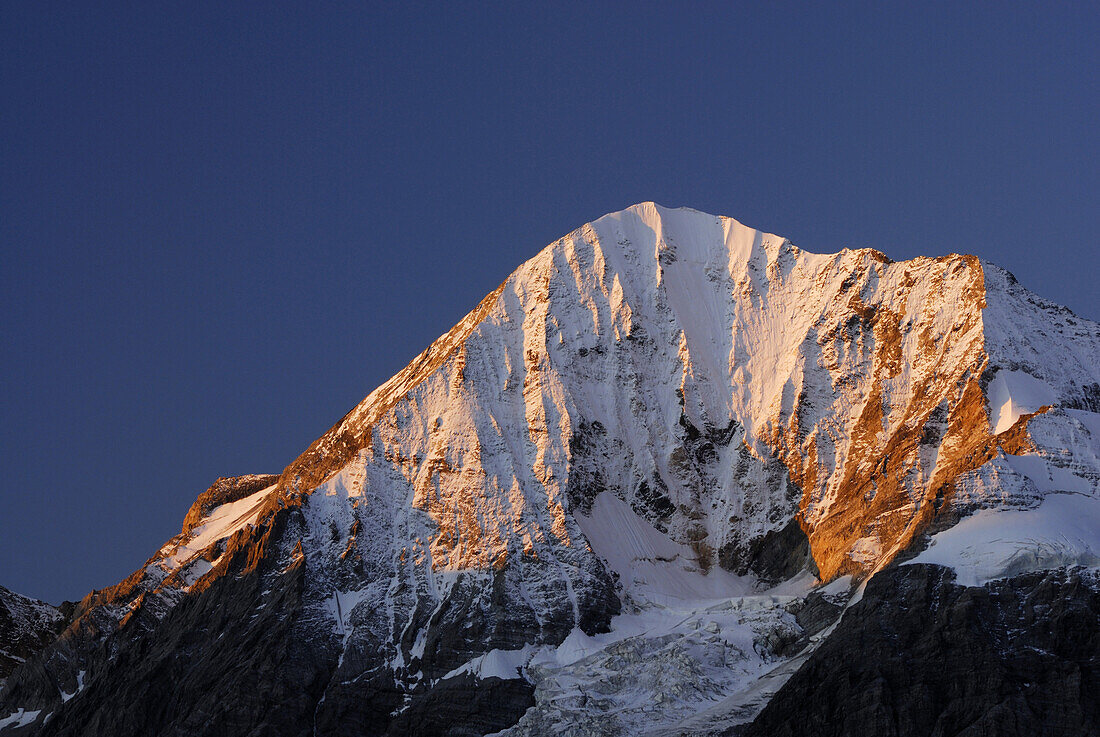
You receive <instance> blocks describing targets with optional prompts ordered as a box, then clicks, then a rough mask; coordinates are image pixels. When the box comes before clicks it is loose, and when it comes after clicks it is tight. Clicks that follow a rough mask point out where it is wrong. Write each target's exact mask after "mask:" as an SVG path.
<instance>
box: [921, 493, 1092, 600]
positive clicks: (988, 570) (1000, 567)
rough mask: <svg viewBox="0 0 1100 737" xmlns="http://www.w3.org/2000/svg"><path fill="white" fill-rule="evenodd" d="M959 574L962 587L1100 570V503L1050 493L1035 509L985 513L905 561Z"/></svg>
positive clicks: (948, 531)
mask: <svg viewBox="0 0 1100 737" xmlns="http://www.w3.org/2000/svg"><path fill="white" fill-rule="evenodd" d="M914 563H935V564H938V565H942V566H949V567H951V568H954V569H955V573H956V576H957V580H958V582H959V583H960V584H962V585H964V586H980V585H981V584H984V583H986V582H987V581H992V580H994V579H997V578H1004V577H1007V576H1015V575H1017V574H1019V573H1024V572H1027V571H1036V570H1043V569H1047V568H1058V567H1061V566H1066V565H1085V566H1100V499H1097V498H1095V497H1091V496H1084V495H1081V494H1050V495H1049V496H1047V497H1045V498H1044V499H1043V501H1042V503H1041V504H1040V505H1039V506H1038V507H1035V508H1034V509H1024V510H994V509H983V510H981V511H979V512H977V513H976V514H974V515H972V516H970V517H967V518H966V519H964V520H963V521H962V522H959V523H958V524H957V525H955V526H954V527H952V528H950V529H947V530H944V531H943V532H940V533H938V534H936V535H934V536H933V537H932V542H931V544H930V545H929V546H928V549H927V550H925V551H923V552H922V553H921V554H920V555H918V556H917V557H916V558H913V559H912V560H910V561H908V562H907V565H910V564H914Z"/></svg>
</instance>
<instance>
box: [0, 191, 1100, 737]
mask: <svg viewBox="0 0 1100 737" xmlns="http://www.w3.org/2000/svg"><path fill="white" fill-rule="evenodd" d="M943 245H946V244H930V250H939V249H940V248H941V247H942V246H943ZM1098 412H1100V326H1098V325H1096V324H1095V323H1093V322H1090V321H1087V320H1084V319H1081V318H1078V317H1076V316H1074V315H1073V314H1072V313H1070V312H1069V311H1068V310H1066V309H1065V308H1062V307H1059V306H1057V305H1055V304H1053V303H1050V302H1047V301H1045V300H1043V299H1040V298H1038V297H1036V296H1035V295H1033V294H1031V293H1029V292H1027V291H1026V290H1025V289H1023V288H1022V287H1021V286H1020V285H1018V284H1017V283H1016V281H1015V279H1013V278H1012V276H1011V275H1010V274H1008V273H1007V272H1005V271H1003V270H1002V269H999V268H997V267H996V266H993V265H991V264H988V263H985V262H982V261H980V260H979V259H977V258H975V257H973V256H961V255H950V256H943V257H939V258H919V259H914V260H912V261H905V262H891V261H890V260H889V259H887V258H886V257H885V256H884V255H883V254H881V253H879V252H878V251H874V250H871V249H860V250H845V251H842V252H840V253H837V254H829V255H819V254H813V253H808V252H806V251H803V250H801V249H799V248H797V247H796V246H794V245H793V244H791V243H790V242H789V241H787V240H785V239H783V238H780V237H777V236H774V235H769V234H766V233H762V232H759V231H756V230H753V229H751V228H748V227H745V226H743V225H741V224H740V223H738V222H737V221H735V220H732V219H729V218H724V217H715V216H713V215H707V214H705V213H701V212H697V211H694V210H687V209H679V210H670V209H666V208H663V207H660V206H658V205H655V204H653V203H645V204H641V205H636V206H634V207H631V208H629V209H627V210H624V211H622V212H619V213H614V214H610V215H607V216H605V217H603V218H600V219H599V220H597V221H595V222H593V223H590V224H588V225H585V226H583V227H581V228H579V229H577V230H575V231H574V232H572V233H570V234H569V235H568V236H566V237H564V238H562V239H560V240H558V241H556V242H555V243H552V244H551V245H549V246H547V247H546V248H545V249H544V250H543V251H541V252H540V253H539V254H538V255H537V256H535V257H534V258H532V259H531V260H530V261H528V262H527V263H525V264H523V265H522V266H521V267H520V268H519V269H517V270H516V271H515V272H514V273H513V274H512V275H511V276H509V277H508V279H507V280H506V281H505V282H504V283H503V284H502V285H501V286H500V287H499V288H498V289H496V290H495V291H493V292H492V293H491V294H489V295H488V296H487V297H486V298H485V299H484V300H483V301H482V302H481V303H480V304H479V305H478V306H477V307H476V308H475V309H474V310H473V311H472V312H471V313H470V314H469V315H468V316H467V317H466V318H465V319H463V320H462V321H461V322H460V323H459V324H458V325H456V326H455V327H454V328H453V329H452V330H451V331H450V332H448V333H447V334H446V335H444V336H442V337H440V338H439V339H438V340H437V341H436V342H435V343H433V344H432V345H431V346H430V347H429V348H428V349H427V350H426V351H424V353H422V354H421V355H420V356H418V357H417V358H416V359H415V360H414V361H413V362H412V363H410V364H409V366H408V367H407V368H405V369H404V370H403V371H401V372H400V373H398V374H397V375H396V376H394V377H393V378H392V379H390V380H389V381H388V382H386V383H385V384H383V385H382V386H381V387H379V388H378V389H376V390H375V391H373V392H372V393H371V394H370V395H369V396H368V397H367V398H366V399H365V400H363V401H362V402H361V403H360V404H359V405H358V406H357V407H355V408H354V409H353V410H352V411H351V412H349V413H348V414H347V415H346V416H345V417H344V418H343V419H342V420H340V422H338V423H337V424H336V425H335V426H334V427H333V428H332V429H331V430H329V431H328V432H327V433H325V434H324V435H322V436H321V437H320V438H319V439H318V440H317V441H316V442H315V443H313V444H312V445H311V446H310V447H309V448H308V449H307V450H306V451H305V452H304V453H303V454H302V455H301V456H300V457H299V458H298V459H296V460H295V461H293V462H292V463H291V464H290V465H289V466H287V468H286V469H285V470H284V471H283V472H282V474H280V475H277V476H247V477H240V478H233V479H219V480H218V482H217V483H215V484H214V486H212V487H211V488H210V489H209V490H208V491H207V492H205V493H203V494H202V495H201V496H200V497H199V499H198V500H197V501H196V503H195V505H194V506H193V507H192V509H191V511H190V512H189V513H188V515H187V517H186V519H185V521H184V524H183V529H182V532H181V534H180V535H178V536H176V537H175V538H173V539H172V540H170V541H168V542H167V543H166V544H165V545H164V547H162V548H161V549H160V550H159V551H157V552H156V553H155V554H154V555H153V557H152V558H150V559H149V561H148V562H146V564H145V565H144V566H142V567H141V568H139V569H138V570H137V571H135V572H134V574H133V575H131V576H130V577H129V578H127V579H126V580H125V581H123V582H121V583H120V584H118V585H117V586H115V587H112V588H111V589H107V590H104V591H96V592H93V593H92V594H89V595H88V596H87V597H86V598H85V599H84V600H83V601H82V602H80V604H79V605H77V606H76V608H75V610H74V611H73V612H72V616H71V622H70V623H69V624H68V625H67V626H66V628H65V629H64V631H63V632H62V633H61V635H60V637H59V638H58V639H57V640H56V641H54V642H53V643H52V644H50V645H49V646H47V647H45V649H42V650H41V652H40V653H39V654H38V655H37V656H34V657H25V658H24V659H25V660H26V661H27V662H26V663H24V664H21V665H20V667H18V668H17V669H16V670H15V671H14V672H13V673H12V675H11V676H10V677H9V678H8V682H7V685H6V686H5V687H4V690H3V691H0V733H3V734H4V735H6V734H8V733H9V732H10V733H11V734H34V735H85V734H111V735H182V734H187V735H257V736H258V735H482V734H488V733H495V732H500V731H503V732H502V733H503V734H508V735H514V736H515V735H542V734H551V733H555V734H576V735H582V734H584V735H587V734H599V735H639V734H654V735H658V734H668V735H674V734H693V735H694V734H735V733H738V732H739V731H740V730H749V731H750V733H752V734H827V733H838V734H839V733H844V732H836V731H835V730H834V731H833V732H829V731H828V730H827V729H825V727H823V726H822V725H836V724H844V725H845V726H844V728H843V729H844V730H848V732H847V733H853V734H854V733H868V734H871V733H876V734H932V733H943V734H961V733H963V732H961V731H960V730H962V729H964V728H965V727H966V725H979V727H980V728H974V729H976V730H977V731H973V733H974V734H986V733H989V734H992V733H994V732H995V733H997V734H1043V733H1049V729H1050V727H1049V725H1052V724H1056V725H1058V729H1059V730H1061V732H1060V733H1064V734H1074V733H1078V732H1080V733H1088V734H1091V733H1095V728H1094V726H1089V725H1095V723H1096V710H1095V702H1096V698H1095V697H1096V696H1097V695H1098V694H1097V683H1098V682H1100V681H1098V678H1097V673H1098V662H1100V661H1098V658H1100V656H1098V652H1100V632H1098V626H1097V619H1098V616H1100V614H1098V613H1100V605H1098V603H1097V601H1098V595H1097V590H1098V584H1097V577H1096V575H1095V573H1094V568H1095V567H1096V566H1097V565H1098V564H1100V558H1098V557H1097V554H1098V553H1100V492H1098V482H1100V414H1098ZM865 587H866V590H865ZM1054 590H1057V592H1058V596H1057V597H1055V598H1056V599H1057V602H1058V603H1057V605H1055V604H1053V603H1052V602H1053V600H1052V597H1051V591H1054ZM983 592H984V593H983ZM910 601H912V602H914V605H916V604H920V606H925V605H926V604H927V605H928V606H931V607H934V608H935V611H937V612H942V613H943V614H942V615H935V616H933V615H928V616H925V615H924V614H921V613H920V612H916V611H911V610H910V609H908V608H907V607H908V606H909V604H907V602H910ZM857 602H858V603H857ZM974 602H976V603H974ZM1029 602H1030V603H1029ZM1029 607H1030V608H1029ZM1044 607H1045V608H1044ZM1029 611H1030V612H1032V613H1033V614H1029V613H1028V612H1029ZM907 612H908V613H907ZM1043 612H1049V613H1050V616H1051V617H1054V618H1056V619H1057V621H1058V622H1059V625H1058V626H1057V627H1055V628H1053V629H1049V628H1048V629H1044V628H1043V627H1042V626H1040V625H1039V624H1036V620H1035V619H1034V617H1038V618H1039V620H1040V621H1041V620H1042V618H1043V617H1044V616H1047V615H1046V614H1043ZM936 616H940V617H941V618H940V619H936ZM929 617H932V619H931V620H930V619H929ZM942 617H948V618H947V619H942ZM1029 617H1031V618H1029ZM1014 632H1023V633H1025V635H1026V638H1025V639H1027V642H1028V643H1030V645H1029V647H1032V646H1033V647H1035V648H1042V649H1043V652H1045V653H1046V655H1044V656H1043V657H1039V656H1028V658H1030V659H1028V658H1023V659H1021V658H1017V657H1016V655H1015V654H1014V651H1013V647H1012V645H1011V640H1012V637H1013V636H1014V635H1013V634H1012V633H1014ZM931 633H935V635H934V636H933V635H932V634H931ZM1021 636H1024V635H1021ZM51 637H52V635H51ZM47 639H50V638H47ZM892 642H907V643H911V647H912V648H913V651H912V653H911V654H910V655H908V656H907V659H905V660H903V661H900V662H899V661H898V660H897V659H896V653H891V652H889V649H890V644H889V643H892ZM860 643H863V645H861V644H860ZM950 643H966V647H967V648H969V650H968V652H972V653H974V654H975V657H980V658H981V662H982V663H984V664H985V665H984V666H983V667H986V668H988V669H990V671H989V672H995V673H996V674H997V677H996V678H992V679H974V678H969V679H966V678H964V675H965V673H964V671H965V668H962V665H961V664H962V663H964V662H965V659H964V660H958V659H955V660H951V661H950V662H951V663H953V664H955V665H954V666H953V667H954V670H951V669H948V671H947V675H946V677H944V678H941V679H940V681H938V682H937V683H938V684H939V685H936V684H935V683H932V681H933V680H935V679H934V678H933V676H937V677H938V676H941V675H942V673H941V672H940V671H937V669H936V668H935V667H934V664H935V663H936V662H939V661H938V660H937V659H940V658H942V657H943V656H944V649H945V648H948V647H950ZM1006 643H1007V644H1006ZM1070 644H1072V647H1071V646H1070ZM864 645H865V646H866V648H867V651H866V652H861V651H860V649H859V648H860V647H863V646H864ZM868 659H870V663H871V664H870V665H867V667H866V668H855V667H854V666H853V663H854V662H860V663H864V664H866V661H867V660H868ZM912 659H916V661H919V664H920V665H919V667H914V668H911V669H906V668H905V667H903V666H904V664H905V663H909V662H911V661H912ZM874 663H880V664H881V668H878V669H876V668H875V667H874ZM1067 673H1069V674H1070V675H1066V674H1067ZM876 674H881V675H883V677H884V678H888V679H892V680H890V684H894V685H893V686H892V687H891V688H886V687H884V686H883V685H882V684H881V683H879V681H877V680H876V678H877V676H876ZM891 674H893V675H891ZM1029 674H1030V675H1029ZM811 676H812V677H811ZM1039 676H1042V678H1040V677H1039ZM952 678H954V679H955V680H954V681H952ZM921 679H924V680H921ZM814 683H830V684H834V685H833V686H830V688H828V689H826V690H825V691H823V692H815V693H814V695H813V698H809V697H808V696H807V695H806V694H805V693H804V692H805V691H806V690H812V689H813V684H814ZM876 684H877V685H876ZM902 684H905V685H904V687H903V685H902ZM1052 684H1057V687H1056V688H1055V687H1054V685H1052ZM864 686H866V688H865V687H864ZM937 689H938V690H937ZM1029 689H1030V690H1029ZM1036 689H1037V690H1036ZM826 691H827V692H826ZM861 694H862V695H861ZM964 695H965V708H963V707H962V706H960V704H961V703H962V701H960V700H961V699H963V696H964ZM800 697H801V698H800ZM861 699H862V700H861ZM866 699H877V701H875V702H874V703H873V704H872V705H871V706H872V707H874V708H864V707H866V706H867V704H866V703H865V700H866ZM918 701H919V703H917V702H918ZM1090 704H1092V705H1091V706H1090ZM1006 709H1007V711H1006ZM841 710H843V711H845V713H846V714H847V716H846V718H845V720H840V721H838V718H837V714H838V713H839V712H840V711H841ZM945 714H946V715H948V716H945ZM1055 716H1057V719H1054V717H1055ZM861 719H862V721H861ZM754 720H755V721H754ZM813 725H816V726H813ZM937 725H938V726H937ZM1044 725H1047V726H1044ZM811 726H812V727H813V728H812V729H811ZM830 728H831V727H830ZM936 729H940V730H941V732H936ZM982 729H985V730H986V731H985V732H983V731H982ZM1089 729H1093V730H1094V731H1093V732H1089V731H1088V730H1089ZM807 730H810V731H807ZM814 730H816V731H814ZM823 730H824V731H823ZM851 730H855V731H851ZM859 730H863V732H859ZM943 730H946V731H943ZM1044 730H1046V731H1045V732H1044ZM1075 730H1076V731H1075Z"/></svg>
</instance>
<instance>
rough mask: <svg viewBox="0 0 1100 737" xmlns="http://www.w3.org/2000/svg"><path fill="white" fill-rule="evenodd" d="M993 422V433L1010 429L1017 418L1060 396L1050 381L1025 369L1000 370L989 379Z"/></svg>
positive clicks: (990, 415)
mask: <svg viewBox="0 0 1100 737" xmlns="http://www.w3.org/2000/svg"><path fill="white" fill-rule="evenodd" d="M986 396H988V398H989V424H990V425H992V426H993V434H994V435H997V434H999V433H1002V432H1004V431H1005V430H1008V429H1009V428H1010V427H1012V426H1013V425H1015V424H1016V420H1018V419H1020V417H1022V416H1023V415H1026V414H1028V413H1030V412H1037V411H1039V410H1040V409H1042V408H1043V407H1045V406H1047V405H1050V404H1054V403H1055V401H1056V397H1055V395H1054V390H1053V389H1051V387H1050V385H1049V384H1046V383H1045V382H1042V381H1040V380H1039V379H1036V378H1035V377H1034V376H1032V375H1031V374H1028V373H1024V372H1023V371H998V372H997V375H996V376H994V377H993V381H991V382H989V388H988V390H987V392H986Z"/></svg>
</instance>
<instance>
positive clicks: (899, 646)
mask: <svg viewBox="0 0 1100 737" xmlns="http://www.w3.org/2000/svg"><path fill="white" fill-rule="evenodd" d="M1098 623H1100V576H1098V575H1097V573H1096V572H1095V571H1089V570H1080V569H1079V570H1072V569H1071V570H1059V571H1050V572H1038V573H1029V574H1025V575H1022V576H1017V577H1015V578H1011V579H1002V580H999V581H995V582H992V583H989V584H986V585H985V586H981V587H969V588H968V587H963V586H958V585H956V584H955V583H954V575H953V574H952V573H951V571H950V570H948V569H945V568H941V567H939V566H930V565H904V566H900V567H897V568H893V569H891V570H888V571H883V572H881V573H879V574H878V575H876V576H875V577H874V578H872V579H871V580H870V582H869V583H868V585H867V589H866V591H865V593H864V595H863V599H862V600H861V601H860V602H859V603H857V604H856V605H855V606H853V607H851V608H850V609H848V610H847V611H846V612H845V614H844V617H843V619H842V620H841V622H840V624H839V625H838V626H837V628H836V630H834V632H833V634H832V635H831V636H830V637H829V638H828V640H826V641H825V643H824V644H823V645H821V647H820V648H819V649H818V650H817V651H816V652H815V653H814V654H813V655H812V656H811V657H810V659H809V661H808V662H806V664H805V665H803V666H802V668H801V669H800V670H799V671H798V672H797V673H796V674H795V675H794V677H792V678H791V679H790V680H789V681H788V682H787V684H786V685H785V686H784V687H783V688H782V689H781V690H780V691H779V692H778V694H776V696H775V697H774V698H773V699H772V701H771V702H770V703H769V704H768V706H767V707H766V708H765V709H764V711H763V712H762V713H761V714H760V716H759V717H757V719H756V720H755V721H754V722H753V723H752V725H751V726H749V727H748V728H745V729H743V730H737V731H733V732H731V734H736V735H740V736H741V737H765V736H766V737H783V736H785V735H792V736H793V735H815V736H819V737H831V736H833V735H835V736H836V737H841V736H848V735H881V736H882V737H895V736H896V737H917V736H918V735H920V736H921V737H923V736H925V735H945V736H946V735H959V736H964V735H965V736H966V737H976V736H977V735H1001V736H1004V737H1008V736H1011V735H1020V737H1025V736H1027V737H1031V736H1039V735H1049V736H1050V737H1055V736H1063V735H1096V734H1100V699H1098V696H1100V624H1098Z"/></svg>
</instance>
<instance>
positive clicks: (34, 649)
mask: <svg viewBox="0 0 1100 737" xmlns="http://www.w3.org/2000/svg"><path fill="white" fill-rule="evenodd" d="M71 612H72V604H71V603H66V604H63V605H62V606H61V607H60V608H57V607H53V606H50V605H49V604H47V603H45V602H42V601H38V600H36V599H30V598H28V597H26V596H20V595H19V594H16V593H15V592H13V591H9V590H8V589H6V588H4V587H3V586H0V688H2V687H3V685H4V682H5V680H6V679H7V677H8V676H9V675H11V673H12V671H14V670H15V669H16V668H17V667H19V665H21V664H22V663H24V662H26V661H27V660H29V659H31V658H32V657H34V656H35V655H37V654H38V652H39V651H41V650H42V649H43V648H45V647H46V646H47V645H49V644H50V643H51V642H53V641H54V640H55V639H56V638H57V635H58V633H59V632H60V631H61V628H62V627H64V626H65V622H66V619H67V617H68V614H71Z"/></svg>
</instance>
